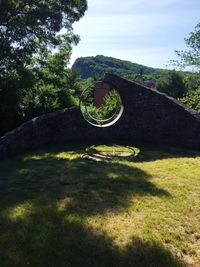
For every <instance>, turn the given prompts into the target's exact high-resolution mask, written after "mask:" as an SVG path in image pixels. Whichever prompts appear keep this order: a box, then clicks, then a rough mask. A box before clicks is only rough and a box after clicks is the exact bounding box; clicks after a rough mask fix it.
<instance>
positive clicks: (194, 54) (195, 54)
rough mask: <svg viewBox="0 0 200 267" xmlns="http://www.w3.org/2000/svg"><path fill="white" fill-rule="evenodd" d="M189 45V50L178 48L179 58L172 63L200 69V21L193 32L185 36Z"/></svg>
mask: <svg viewBox="0 0 200 267" xmlns="http://www.w3.org/2000/svg"><path fill="white" fill-rule="evenodd" d="M185 43H186V45H187V47H188V50H187V51H179V50H176V51H175V53H176V55H177V56H178V58H179V60H172V63H173V64H175V65H178V66H180V67H183V68H185V67H193V68H194V70H197V71H200V23H198V24H197V25H196V27H195V29H194V31H193V32H191V33H190V34H189V37H188V38H185Z"/></svg>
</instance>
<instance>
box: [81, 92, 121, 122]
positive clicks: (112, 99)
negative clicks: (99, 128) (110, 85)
mask: <svg viewBox="0 0 200 267" xmlns="http://www.w3.org/2000/svg"><path fill="white" fill-rule="evenodd" d="M121 104H122V103H121V98H120V95H119V93H118V92H117V91H116V90H111V91H109V92H108V93H107V94H106V96H105V97H104V103H103V104H102V105H101V106H100V107H96V106H95V104H94V97H93V90H91V91H90V94H89V96H87V99H86V101H84V102H83V103H82V107H81V110H82V112H83V115H84V116H85V118H86V119H87V120H88V121H90V122H92V123H94V124H97V125H104V124H107V123H110V122H112V121H113V120H114V119H115V118H116V117H117V115H118V114H119V112H120V109H121Z"/></svg>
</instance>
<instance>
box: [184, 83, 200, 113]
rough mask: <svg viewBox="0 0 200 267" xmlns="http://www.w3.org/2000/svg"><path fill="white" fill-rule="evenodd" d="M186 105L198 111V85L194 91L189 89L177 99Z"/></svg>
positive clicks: (199, 108)
mask: <svg viewBox="0 0 200 267" xmlns="http://www.w3.org/2000/svg"><path fill="white" fill-rule="evenodd" d="M179 100H180V101H181V102H183V103H184V104H186V105H187V106H188V107H190V108H192V109H195V110H196V111H198V112H200V87H199V88H198V89H197V90H195V91H189V92H188V93H187V94H186V95H185V97H183V98H180V99H179Z"/></svg>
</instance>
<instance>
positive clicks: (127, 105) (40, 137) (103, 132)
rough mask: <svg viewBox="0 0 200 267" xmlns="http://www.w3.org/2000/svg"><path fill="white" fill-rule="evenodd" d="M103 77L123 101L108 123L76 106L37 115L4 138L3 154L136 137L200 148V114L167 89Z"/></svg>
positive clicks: (131, 141) (0, 146)
mask: <svg viewBox="0 0 200 267" xmlns="http://www.w3.org/2000/svg"><path fill="white" fill-rule="evenodd" d="M103 82H105V83H108V84H109V85H110V86H113V87H114V88H116V89H117V90H118V92H119V93H120V96H121V98H122V101H123V105H124V112H123V114H122V116H121V117H120V119H119V120H118V121H117V122H116V123H115V124H113V125H111V126H110V127H106V128H97V127H94V126H92V125H89V124H88V123H87V122H86V121H85V120H84V118H83V117H82V114H81V112H80V110H79V108H78V107H74V108H69V109H64V110H60V111H57V112H54V113H49V114H46V115H43V116H40V117H37V118H34V119H32V120H30V121H28V122H26V123H24V124H22V125H21V126H19V127H18V128H17V129H15V130H13V131H11V132H9V133H8V134H6V135H5V136H4V137H2V138H1V139H0V157H4V156H7V155H10V154H16V153H20V152H23V151H26V150H30V149H33V148H36V147H39V146H41V145H45V144H48V143H51V144H58V143H63V142H71V141H75V142H88V141H90V142H91V141H92V142H96V141H103V142H110V141H112V142H116V141H120V142H126V143H129V144H135V143H137V142H142V143H144V142H145V143H151V144H164V145H173V146H178V147H189V148H193V149H200V114H199V113H197V112H196V111H194V110H191V109H189V108H187V107H185V106H184V105H183V104H181V103H180V102H178V101H177V100H175V99H173V98H171V97H168V96H167V95H165V94H162V93H159V92H157V91H155V90H152V89H149V88H147V87H145V86H142V85H140V84H138V83H136V82H132V81H129V80H126V79H124V78H121V77H119V76H116V75H114V74H106V75H105V77H104V80H103Z"/></svg>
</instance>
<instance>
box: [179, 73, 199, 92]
mask: <svg viewBox="0 0 200 267" xmlns="http://www.w3.org/2000/svg"><path fill="white" fill-rule="evenodd" d="M183 82H184V84H185V87H186V89H187V91H192V90H196V89H197V88H198V87H200V75H199V73H195V72H190V73H187V74H186V75H185V76H184V79H183Z"/></svg>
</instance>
